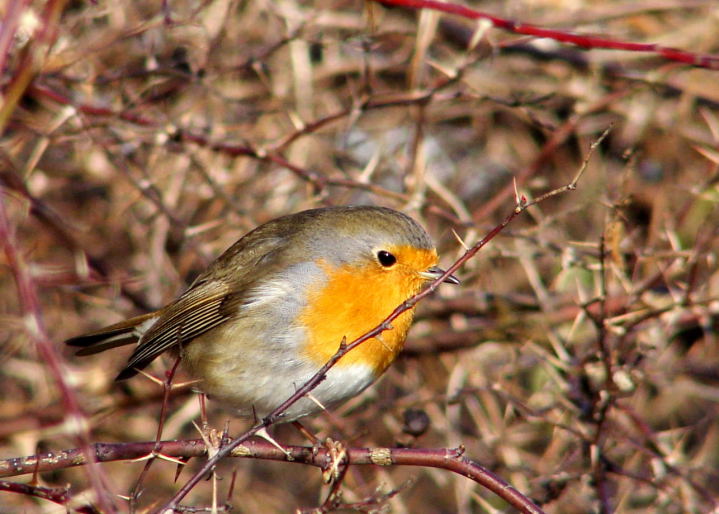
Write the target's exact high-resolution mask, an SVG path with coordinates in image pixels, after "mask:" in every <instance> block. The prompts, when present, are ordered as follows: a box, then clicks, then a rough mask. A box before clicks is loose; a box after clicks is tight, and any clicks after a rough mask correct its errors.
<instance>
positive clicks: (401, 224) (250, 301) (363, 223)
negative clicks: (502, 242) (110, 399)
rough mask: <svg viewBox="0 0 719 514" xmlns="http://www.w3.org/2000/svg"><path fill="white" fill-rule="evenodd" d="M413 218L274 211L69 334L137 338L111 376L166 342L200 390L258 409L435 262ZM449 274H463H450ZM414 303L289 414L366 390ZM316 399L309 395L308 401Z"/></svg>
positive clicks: (104, 343)
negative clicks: (147, 296)
mask: <svg viewBox="0 0 719 514" xmlns="http://www.w3.org/2000/svg"><path fill="white" fill-rule="evenodd" d="M437 260H438V258H437V252H436V250H435V248H434V245H433V244H432V241H431V239H430V237H429V235H428V234H427V232H425V230H424V229H423V228H422V227H420V226H419V225H418V224H417V223H416V222H415V221H414V220H413V219H411V218H410V217H408V216H406V215H404V214H402V213H400V212H397V211H394V210H392V209H387V208H383V207H370V206H357V207H328V208H322V209H313V210H308V211H303V212H299V213H297V214H292V215H289V216H284V217H281V218H277V219H275V220H272V221H270V222H268V223H265V224H264V225H261V226H260V227H258V228H256V229H255V230H253V231H252V232H250V233H248V234H247V235H245V236H244V237H242V238H241V239H240V240H238V241H237V242H236V243H235V244H233V245H232V246H231V247H230V248H229V249H228V250H227V251H225V253H223V254H222V255H221V256H220V257H219V258H217V259H216V260H215V261H214V262H213V263H212V264H210V266H209V267H208V268H207V270H206V271H205V272H204V273H202V274H201V275H200V276H199V277H198V278H197V279H196V280H195V281H194V282H193V283H192V285H191V286H190V288H189V289H188V290H187V291H185V293H184V294H182V295H181V296H180V297H179V298H177V299H176V300H174V301H173V302H171V303H169V304H168V305H166V306H165V307H163V308H161V309H159V310H157V311H155V312H151V313H149V314H144V315H141V316H137V317H135V318H131V319H129V320H126V321H122V322H120V323H117V324H115V325H111V326H109V327H106V328H103V329H101V330H98V331H96V332H91V333H89V334H85V335H81V336H78V337H73V338H72V339H69V340H68V341H67V344H69V345H71V346H78V347H81V349H80V350H79V351H78V352H77V354H78V355H90V354H93V353H97V352H101V351H104V350H107V349H110V348H114V347H116V346H121V345H125V344H130V343H134V342H137V347H136V348H135V350H134V352H133V353H132V355H131V356H130V358H129V360H128V362H127V365H126V366H125V368H124V369H123V370H122V371H121V372H120V374H119V375H118V376H117V379H118V380H122V379H126V378H129V377H132V376H133V375H135V374H137V370H139V369H142V368H144V367H146V366H147V365H148V364H149V363H150V362H151V361H153V360H154V359H155V358H156V357H157V356H158V355H160V354H161V353H163V352H165V351H168V350H170V351H173V352H176V353H179V355H180V356H181V365H182V366H183V367H184V368H185V370H186V371H187V373H188V374H189V375H190V376H191V377H193V378H194V379H195V380H197V382H198V383H197V388H198V389H199V390H201V391H202V392H204V393H206V394H207V395H208V397H209V398H211V399H214V400H216V401H218V402H219V403H220V404H222V405H224V406H225V407H227V408H230V409H233V410H234V411H235V412H237V413H238V414H240V415H245V416H252V415H257V416H259V417H263V416H265V415H266V414H268V413H269V412H270V411H272V410H273V409H274V408H276V407H277V406H278V405H279V404H280V403H282V402H283V401H285V400H286V399H287V398H289V397H290V396H291V395H292V394H293V393H294V392H295V391H296V389H297V388H298V387H300V386H301V385H302V384H304V383H305V382H306V381H307V380H308V379H309V378H310V377H312V375H314V374H315V373H316V372H317V371H318V369H319V368H320V367H321V366H322V365H323V364H325V362H327V360H328V359H329V358H330V357H331V356H332V355H333V354H334V353H335V352H336V351H337V349H338V348H339V345H340V343H341V342H342V340H343V339H344V340H346V341H348V342H350V341H352V340H354V339H356V338H357V337H359V336H361V335H363V334H365V333H366V332H368V331H369V330H371V329H373V328H374V327H376V326H377V325H379V324H380V323H381V322H382V321H383V320H384V319H385V318H386V317H387V316H388V315H389V314H390V313H391V312H392V311H393V310H394V309H395V308H396V307H397V306H398V305H400V304H401V303H402V302H403V301H405V300H407V299H408V298H410V297H411V296H413V295H414V294H416V293H417V292H419V291H420V289H421V288H422V286H423V284H425V283H427V282H428V281H431V280H433V279H436V278H437V277H439V276H440V275H441V274H442V273H444V272H443V270H441V269H440V268H438V267H437ZM445 282H449V283H452V284H458V283H459V281H458V280H457V279H456V278H455V277H454V276H450V277H449V278H447V279H446V280H445ZM413 314H414V313H413V310H409V311H407V312H404V313H403V314H401V315H400V316H399V317H398V318H397V319H396V320H395V321H394V322H392V327H393V328H392V329H391V330H388V331H386V332H384V333H383V334H382V335H381V336H379V337H377V338H375V339H370V340H368V341H366V342H364V343H362V344H361V345H359V346H358V347H356V348H355V349H353V350H352V351H350V352H349V353H347V354H346V355H345V356H344V357H342V359H340V361H339V362H338V363H337V364H336V365H335V366H334V367H333V368H331V369H330V370H329V372H328V373H327V378H326V379H325V380H324V381H323V382H321V383H320V385H319V386H318V387H317V388H316V389H315V390H313V391H312V393H311V394H312V398H302V399H301V400H299V401H298V402H297V403H295V404H294V405H293V406H292V407H290V408H289V410H288V411H287V412H285V414H284V417H283V418H282V421H292V420H295V419H297V418H300V417H302V416H306V415H308V414H313V413H316V412H317V411H319V410H320V409H321V407H320V405H318V402H319V403H320V404H321V405H323V406H325V407H330V406H333V405H337V404H339V403H341V402H343V401H345V400H347V399H349V398H351V397H353V396H355V395H357V394H359V393H360V392H362V391H363V390H364V389H365V388H366V387H367V386H369V385H370V384H372V383H373V382H374V381H375V380H376V379H377V378H379V377H380V376H381V375H382V373H384V371H385V370H386V369H387V367H388V366H389V365H390V364H391V363H392V362H393V361H394V359H395V358H396V357H397V355H398V353H399V352H400V350H401V349H402V346H403V344H404V341H405V338H406V336H407V331H408V330H409V326H410V323H411V321H412V316H413ZM315 400H316V401H315Z"/></svg>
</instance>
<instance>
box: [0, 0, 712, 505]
mask: <svg viewBox="0 0 719 514" xmlns="http://www.w3.org/2000/svg"><path fill="white" fill-rule="evenodd" d="M465 4H466V5H469V6H472V7H474V8H476V9H481V10H483V11H486V12H489V13H492V14H494V15H497V16H501V17H505V18H510V19H515V20H520V21H523V22H527V23H533V24H536V25H540V26H543V27H546V28H553V29H556V30H562V31H570V32H582V33H586V34H594V35H601V36H604V37H611V38H615V39H621V40H625V41H634V42H653V43H658V44H661V45H664V46H672V47H679V48H682V49H685V50H689V51H693V52H697V53H699V54H704V53H707V54H708V53H717V52H719V48H718V46H719V45H718V43H717V42H718V41H719V34H718V32H719V25H718V24H717V19H718V18H717V15H718V14H719V11H718V10H717V6H716V3H715V2H713V1H709V0H707V1H686V0H667V1H664V0H642V1H639V2H637V1H628V0H616V1H614V0H609V1H605V2H601V3H600V2H589V1H581V0H532V1H530V0H527V1H520V0H510V1H502V2H499V1H485V2H465ZM18 6H19V7H18ZM16 7H17V8H18V9H19V10H16V11H13V9H15V8H16ZM3 10H4V12H3ZM0 14H2V15H3V16H4V17H5V19H6V23H5V25H4V27H5V28H4V29H3V30H5V35H6V37H7V34H8V33H9V32H8V31H10V29H11V28H13V27H14V30H15V32H14V35H13V34H10V36H12V37H13V39H11V43H10V44H9V46H8V45H7V44H6V43H7V40H0V43H3V41H5V42H4V43H3V44H2V45H0V49H2V50H3V54H2V62H3V63H4V67H3V69H2V70H1V72H2V76H1V77H0V79H1V81H2V82H0V83H1V84H2V85H3V88H4V89H5V93H4V94H5V100H6V101H5V106H4V107H2V108H0V114H1V116H0V123H2V124H4V132H3V133H2V139H1V140H0V181H1V183H2V191H0V194H2V201H3V203H4V207H5V210H6V211H7V215H8V217H9V222H10V225H11V227H12V229H13V230H14V231H15V240H16V245H17V250H18V252H19V253H20V255H21V257H22V262H23V265H24V266H25V268H26V269H27V271H28V272H29V273H30V275H31V277H32V279H33V281H34V284H35V286H36V287H37V288H38V291H39V295H40V300H41V310H40V314H41V316H42V319H43V321H44V323H45V324H46V326H47V328H48V332H49V335H50V337H51V339H52V340H53V341H54V344H55V345H56V347H57V350H58V352H61V354H62V356H63V358H64V359H65V366H66V374H65V377H64V378H65V380H66V381H67V383H68V384H70V386H71V387H72V389H73V390H74V391H75V393H76V394H77V396H78V398H79V401H80V402H81V404H82V407H83V409H84V411H85V413H86V414H87V416H88V424H89V428H90V430H91V434H92V440H93V441H105V442H135V441H149V440H153V439H154V437H155V431H156V429H157V423H158V419H159V411H160V402H159V398H160V397H161V388H160V387H158V386H157V385H155V384H153V383H152V382H150V381H149V380H146V379H143V378H142V377H138V378H135V379H133V380H131V381H128V382H123V383H119V384H118V383H114V382H113V381H112V379H113V377H114V376H115V374H116V373H117V371H118V370H119V369H120V368H121V367H122V365H123V364H124V362H125V359H126V358H127V355H128V351H130V350H131V349H130V348H123V349H118V350H116V351H114V352H109V353H106V354H101V355H98V356H94V357H89V358H82V359H80V358H77V357H74V356H73V355H72V352H70V351H68V349H66V348H64V347H63V345H62V341H63V340H64V339H65V338H67V337H70V336H73V335H77V334H78V333H81V332H83V331H87V330H92V329H94V328H99V327H101V326H104V325H106V324H109V323H112V322H115V321H120V320H122V319H125V318H126V317H129V316H132V315H136V314H140V313H142V312H146V311H147V310H148V309H154V308H157V307H160V306H162V305H164V304H165V303H166V302H168V301H169V300H171V299H173V298H174V297H175V296H176V295H178V294H179V293H180V292H182V291H183V289H184V288H185V287H186V286H187V285H188V284H189V282H190V281H191V280H192V279H193V278H194V277H195V276H196V275H197V274H198V273H199V272H200V271H201V270H202V269H203V268H204V266H206V265H207V264H208V263H209V262H210V261H211V260H212V259H213V258H214V257H216V256H217V255H219V254H220V253H221V252H222V251H223V250H224V249H225V248H227V247H228V246H229V245H230V244H231V243H233V242H234V241H235V240H236V239H237V238H239V237H241V236H242V235H243V234H244V233H246V232H247V231H249V230H251V229H252V228H254V227H255V226H257V225H258V224H260V223H262V222H265V221H268V220H270V219H272V218H274V217H277V216H280V215H283V214H287V213H291V212H296V211H299V210H302V209H307V208H312V207H318V206H323V205H343V204H360V203H362V204H377V205H385V206H389V207H393V208H395V209H399V210H402V211H403V212H406V213H407V214H409V215H411V216H413V217H414V218H415V219H417V220H419V221H420V222H421V223H422V224H423V225H424V226H425V227H426V228H427V229H428V231H429V232H430V233H431V234H432V236H433V238H434V239H435V241H436V242H437V245H438V249H439V252H440V255H441V257H442V260H441V264H442V265H443V266H447V265H449V264H451V263H452V262H453V261H454V260H455V259H456V258H457V257H458V256H459V255H461V253H462V252H463V248H462V245H461V244H460V242H459V241H458V239H457V237H455V234H454V233H456V235H457V236H459V238H460V239H461V240H463V241H464V242H465V243H466V244H468V245H471V244H473V243H474V242H476V241H477V240H478V239H479V238H481V237H482V236H483V235H485V234H486V233H487V232H488V231H489V230H490V229H491V228H493V227H494V226H495V225H496V224H497V223H498V222H500V221H501V220H502V219H503V218H504V217H505V216H506V215H507V214H508V213H509V212H511V210H512V209H513V208H514V185H513V180H516V187H517V189H518V190H519V191H520V192H521V193H522V194H525V195H526V196H527V197H529V198H533V197H537V196H539V195H541V194H543V193H545V192H547V191H549V190H552V189H553V188H557V187H561V186H563V185H566V184H567V183H569V182H570V181H571V180H572V178H573V177H574V176H575V174H576V173H577V171H578V170H579V168H580V167H581V165H582V162H583V161H584V160H585V158H586V157H587V155H588V151H589V147H590V145H591V144H592V143H593V142H594V141H596V140H597V138H598V137H599V135H600V134H601V133H602V132H603V131H604V130H605V129H607V128H609V127H610V126H611V127H612V129H611V132H610V134H609V135H608V137H607V138H606V139H605V140H604V141H603V142H602V143H601V144H600V145H599V147H598V148H597V150H596V151H595V153H594V154H593V155H592V156H591V158H590V160H589V162H588V166H587V169H586V172H585V174H584V176H583V177H582V178H581V180H580V182H579V185H578V188H577V190H576V191H574V192H570V193H566V194H562V195H558V196H555V197H552V198H551V199H549V200H548V201H545V202H543V203H541V204H540V205H538V206H535V207H532V208H531V209H529V211H528V212H526V213H525V214H523V215H522V216H520V217H519V218H518V219H516V220H515V221H514V222H512V223H511V225H510V226H508V227H507V228H506V229H505V230H504V232H502V234H501V235H500V236H499V237H497V238H495V239H494V240H493V241H492V242H491V243H490V244H489V245H488V246H487V247H485V248H484V249H483V250H482V251H481V252H480V253H479V254H478V256H477V257H476V258H475V259H473V260H472V261H470V262H469V263H467V265H466V266H464V267H463V268H462V269H461V270H460V272H459V276H460V278H461V279H462V285H461V287H441V288H440V289H439V291H438V292H437V293H435V294H434V295H433V296H432V297H430V298H429V299H427V301H425V302H423V303H422V304H421V305H420V306H419V309H418V319H417V322H416V323H415V325H414V327H413V329H412V331H411V333H410V337H409V339H408V342H407V346H406V351H405V352H404V354H403V355H402V357H401V358H400V359H399V360H398V362H396V363H395V365H394V366H393V367H392V368H391V369H390V370H389V371H388V373H387V374H386V376H385V377H384V379H383V380H382V381H381V382H380V383H379V384H377V385H376V386H374V387H372V388H370V389H369V390H368V391H366V392H365V393H364V394H363V395H362V396H360V397H358V398H356V399H354V400H352V401H351V402H350V403H348V404H346V405H344V406H343V407H341V408H339V409H336V410H335V411H334V412H332V413H331V414H328V415H322V416H318V417H316V418H313V419H311V420H307V422H306V424H307V426H308V428H309V429H310V430H312V431H313V432H314V433H316V434H317V435H318V436H321V437H325V436H331V437H332V438H334V439H339V440H342V441H344V442H345V443H346V444H347V445H349V446H396V445H403V446H413V447H456V446H458V445H463V446H464V447H465V448H466V455H467V456H469V457H471V458H472V459H475V460H476V461H478V462H479V463H481V464H482V465H483V466H485V467H487V468H489V469H491V470H492V471H494V472H495V473H497V474H499V475H500V476H502V477H503V478H504V479H505V480H507V481H508V482H509V483H511V484H512V485H513V486H514V487H516V488H517V489H518V490H520V491H521V492H523V493H524V494H526V495H527V496H529V497H531V498H532V499H533V500H534V501H535V502H537V504H539V505H540V506H541V507H542V508H543V509H544V510H545V511H547V512H562V513H573V512H577V513H579V512H602V511H603V512H608V511H616V512H668V513H679V512H706V511H709V510H711V509H712V508H714V507H715V501H716V500H715V498H716V497H717V495H719V485H718V484H719V473H718V472H717V469H719V468H718V466H719V418H718V411H719V404H718V403H717V401H718V400H719V347H718V346H717V332H716V330H717V326H718V324H719V323H718V318H717V315H718V313H719V302H718V301H717V300H718V294H719V272H718V271H717V250H718V249H719V234H717V230H718V227H719V215H718V214H717V201H718V200H719V191H717V180H718V179H719V173H718V172H717V164H719V148H718V141H719V117H718V116H717V113H718V110H717V107H718V105H719V88H717V86H716V84H717V81H718V80H717V72H716V71H711V70H706V69H699V68H691V67H688V66H685V65H680V64H678V63H675V62H670V61H667V60H665V59H662V58H660V57H658V56H656V55H654V54H651V53H650V54H647V53H635V52H627V51H608V50H597V49H593V50H587V49H581V48H578V47H574V46H571V45H563V44H560V43H557V42H555V41H552V40H548V39H541V40H539V39H536V38H530V37H526V36H520V35H516V34H511V33H508V32H505V31H502V30H498V29H493V28H490V27H489V26H487V25H486V24H484V23H477V22H470V21H468V20H464V19H461V18H458V17H450V16H445V15H440V14H438V13H433V12H429V11H425V12H422V13H420V12H417V11H409V10H405V9H400V8H393V9H386V8H384V7H381V6H379V5H377V4H373V3H365V2H359V1H341V0H336V1H314V2H300V1H296V0H283V1H276V2H270V1H255V2H240V1H234V0H207V1H203V2H186V1H180V2H167V3H162V4H161V3H160V2H146V1H127V0H118V1H116V2H111V3H108V2H79V1H72V2H58V1H52V0H51V1H48V2H45V3H43V2H10V3H9V4H8V5H7V6H6V7H0ZM13 23H14V24H13ZM25 79H27V82H26V84H25V85H23V84H24V82H23V81H24V80H25ZM18 91H19V92H20V94H18V95H17V97H13V93H18ZM453 232H454V233H453ZM0 259H4V257H2V258H0ZM24 319H25V312H23V309H22V308H21V307H20V302H19V300H18V292H17V288H16V285H15V282H14V280H13V273H12V267H11V266H10V263H9V262H8V261H7V260H0V344H1V345H2V346H1V348H0V358H2V366H1V367H0V391H2V394H0V458H9V457H17V456H23V455H30V454H34V453H36V452H41V451H57V450H61V449H67V448H72V447H75V446H76V444H77V443H76V440H75V439H74V438H73V437H72V436H71V435H69V434H68V432H67V430H66V425H65V424H64V422H65V421H66V419H65V417H64V415H65V412H66V407H65V406H64V405H63V404H62V402H61V401H60V394H59V388H58V385H57V383H56V381H55V379H54V378H53V375H52V374H51V373H50V372H49V371H48V368H47V362H46V361H45V360H43V359H42V358H41V357H39V356H38V352H37V347H36V344H35V342H34V339H33V336H32V333H31V332H30V331H29V330H28V329H27V325H26V323H25V321H24ZM171 364H172V363H171V361H170V360H169V359H167V360H163V359H158V360H157V361H156V362H155V363H154V364H153V365H152V366H151V368H149V370H150V371H151V372H152V373H154V374H156V375H158V376H162V373H163V371H164V370H165V369H167V367H168V366H170V365H171ZM177 380H179V381H181V380H183V377H182V375H180V376H178V379H177ZM209 408H210V419H211V423H212V424H213V426H215V427H218V428H221V427H223V426H224V424H225V423H226V422H227V421H228V420H229V427H230V433H231V434H238V433H240V431H241V430H242V429H243V427H246V426H248V425H247V421H245V420H240V419H235V418H233V417H232V415H231V413H228V412H226V411H223V410H222V409H221V408H220V406H218V405H214V404H213V403H212V402H210V403H209ZM198 417H199V409H198V402H197V399H196V398H195V396H194V395H193V394H191V393H189V392H185V393H182V394H178V395H176V396H175V397H174V398H173V400H172V401H171V405H170V413H169V416H168V420H167V423H166V426H165V430H164V436H163V437H164V438H165V439H179V438H196V437H198V433H197V430H196V429H195V428H194V427H193V425H192V421H193V420H197V419H198ZM275 435H276V438H277V439H278V440H279V441H282V442H286V443H292V444H306V442H305V440H304V439H303V438H302V437H301V436H300V435H299V434H298V433H297V432H296V431H295V430H293V429H292V427H284V426H283V427H277V430H276V431H275ZM198 465H199V462H195V461H191V462H190V464H189V471H183V473H182V475H181V476H180V478H179V481H178V483H175V482H174V475H175V469H176V466H175V465H174V464H172V463H169V462H157V463H155V464H154V465H153V467H152V468H151V471H150V474H149V475H148V476H147V477H146V478H145V480H144V493H143V495H142V496H141V497H140V499H139V509H140V511H142V510H143V509H145V510H151V509H152V508H153V506H154V507H157V505H158V503H157V502H159V501H162V500H166V499H168V498H169V497H170V496H171V495H172V494H173V492H174V491H175V490H177V488H178V487H179V486H180V484H182V483H184V481H185V480H186V479H187V478H188V477H189V476H190V473H191V470H193V469H197V467H198ZM143 466H144V463H125V462H118V463H108V464H103V465H102V466H101V469H102V470H103V472H104V473H105V475H106V477H105V478H106V482H107V484H108V487H109V488H110V490H111V492H112V493H113V494H116V495H128V494H129V491H130V490H131V489H132V488H133V485H134V484H135V482H136V481H137V480H138V477H139V475H140V472H141V470H142V467H143ZM218 471H219V473H220V475H221V476H222V477H224V480H223V481H221V482H220V488H219V493H218V494H219V497H220V499H221V501H225V499H226V500H227V502H228V503H229V504H231V505H232V506H233V507H234V509H235V511H236V512H246V513H256V512H290V511H294V510H295V509H308V508H312V507H317V506H318V505H321V504H322V501H323V498H324V495H325V494H326V486H323V484H322V481H321V476H320V472H319V471H318V470H317V469H315V468H311V467H303V466H298V465H296V464H287V463H277V462H262V461H253V460H247V459H231V460H230V461H227V462H224V463H223V464H222V465H221V466H220V467H219V468H218ZM233 471H234V472H236V475H235V486H234V493H233V494H232V496H231V497H230V498H227V495H228V491H229V489H230V487H229V482H230V478H231V476H232V473H233ZM31 478H32V477H30V476H23V477H20V478H13V479H11V480H18V481H26V482H29V481H30V480H31ZM39 480H40V484H41V485H46V486H58V487H59V486H66V485H69V486H70V491H71V494H72V495H73V499H72V500H71V501H70V502H69V504H68V505H69V507H70V508H77V507H80V506H82V505H83V504H84V503H86V502H92V501H93V492H92V489H91V487H90V480H89V477H88V474H87V470H85V469H83V468H71V469H67V470H61V471H55V472H52V473H42V474H40V476H39ZM398 489H399V492H398V493H397V494H395V495H389V496H391V497H385V496H386V495H387V493H390V492H392V491H395V490H398ZM343 494H344V498H345V500H346V501H347V502H362V501H364V502H365V503H367V504H368V505H366V506H365V507H366V510H370V511H377V512H379V511H391V512H398V513H440V512H447V513H449V512H460V513H471V512H496V511H497V509H498V510H504V509H506V508H507V507H506V504H504V503H503V502H502V501H500V500H498V499H497V497H496V496H495V495H493V494H491V493H489V492H487V491H486V490H484V489H482V488H481V487H479V486H478V485H477V484H475V483H473V482H471V481H469V480H467V479H466V478H463V477H461V476H457V475H453V474H450V473H449V472H446V471H441V470H436V469H428V468H427V469H425V468H417V467H413V468H407V467H404V468H403V467H388V468H378V467H368V466H363V467H362V466H354V467H351V468H350V470H349V473H348V475H347V478H346V480H345V483H344V486H343ZM211 497H212V489H211V485H210V482H201V483H200V484H199V485H198V486H197V487H196V488H195V489H194V490H193V491H192V493H191V494H190V495H189V496H188V497H187V499H186V500H185V503H186V504H189V505H194V506H197V507H206V506H208V505H209V504H210V501H211ZM373 499H374V500H376V501H374V503H373V504H372V501H371V500H373ZM0 504H2V505H3V506H4V507H3V508H2V509H0V510H2V511H3V512H65V507H63V506H60V505H56V504H53V503H50V502H47V501H43V500H37V499H33V498H30V497H28V496H23V495H17V494H10V493H0ZM370 504H372V505H370ZM118 505H120V506H121V508H126V503H123V501H122V500H118ZM372 509H374V510H372Z"/></svg>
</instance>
